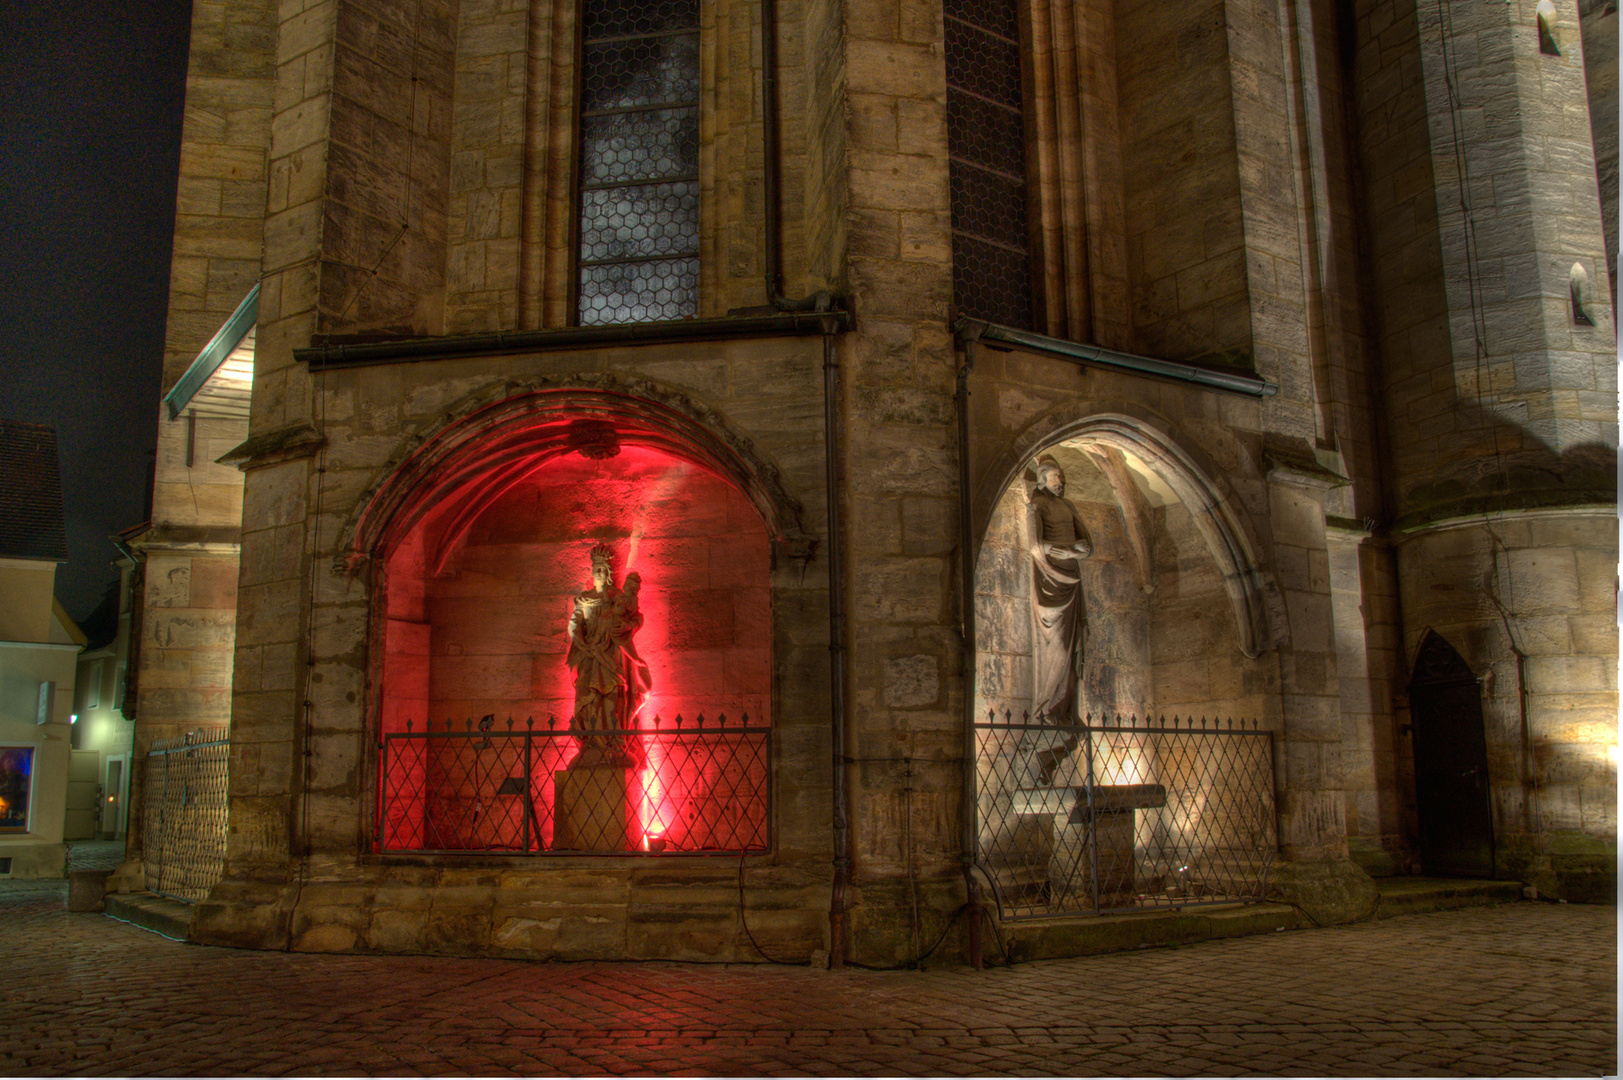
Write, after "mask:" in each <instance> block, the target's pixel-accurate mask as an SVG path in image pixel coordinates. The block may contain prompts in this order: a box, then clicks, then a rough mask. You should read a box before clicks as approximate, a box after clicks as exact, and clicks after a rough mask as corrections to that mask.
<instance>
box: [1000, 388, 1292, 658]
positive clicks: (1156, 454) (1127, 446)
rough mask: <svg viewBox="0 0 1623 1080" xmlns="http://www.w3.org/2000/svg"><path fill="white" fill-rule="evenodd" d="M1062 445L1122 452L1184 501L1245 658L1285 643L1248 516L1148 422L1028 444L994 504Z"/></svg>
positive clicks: (1074, 427) (1072, 429)
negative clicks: (1226, 601)
mask: <svg viewBox="0 0 1623 1080" xmlns="http://www.w3.org/2000/svg"><path fill="white" fill-rule="evenodd" d="M1060 443H1065V444H1067V445H1071V446H1081V447H1084V448H1114V449H1117V450H1123V451H1126V452H1127V453H1130V454H1132V455H1133V456H1134V457H1136V458H1138V459H1139V460H1140V461H1142V462H1143V463H1144V464H1145V465H1146V466H1147V467H1148V468H1150V469H1152V470H1154V472H1155V474H1156V475H1157V476H1159V477H1160V478H1161V479H1162V480H1164V481H1165V482H1166V484H1167V486H1168V487H1170V488H1171V489H1172V490H1173V491H1174V492H1175V493H1176V494H1177V496H1178V498H1179V499H1180V500H1182V501H1183V504H1184V506H1185V507H1186V508H1187V509H1188V510H1189V514H1190V516H1191V517H1192V518H1193V519H1194V522H1195V527H1196V529H1198V530H1199V532H1200V536H1201V539H1202V540H1204V541H1205V543H1206V548H1207V550H1208V551H1209V552H1210V553H1211V556H1212V559H1213V561H1214V562H1215V563H1216V564H1217V568H1218V572H1219V573H1220V574H1221V576H1222V579H1223V590H1224V592H1226V593H1227V594H1228V598H1229V603H1230V604H1231V605H1232V607H1233V609H1234V621H1235V631H1236V635H1237V637H1238V644H1239V647H1240V651H1241V652H1242V653H1244V654H1245V655H1246V656H1248V657H1252V658H1255V657H1257V656H1260V655H1261V654H1262V653H1263V651H1264V650H1266V649H1270V648H1273V647H1274V646H1276V645H1279V644H1281V643H1282V642H1284V640H1285V639H1286V637H1287V635H1288V625H1289V624H1288V621H1287V620H1286V618H1285V604H1284V598H1283V597H1282V596H1281V594H1280V592H1279V585H1278V583H1277V582H1275V580H1274V577H1273V575H1272V574H1271V573H1269V572H1268V570H1266V569H1265V568H1264V566H1263V562H1262V559H1261V557H1260V551H1259V545H1258V544H1257V542H1256V539H1255V538H1254V536H1253V535H1252V533H1251V530H1250V528H1249V527H1248V525H1247V523H1246V520H1245V517H1244V516H1243V513H1242V512H1241V511H1240V510H1239V509H1238V508H1237V507H1236V506H1235V504H1234V500H1233V498H1232V497H1231V496H1230V495H1228V494H1227V493H1226V492H1225V491H1224V490H1223V489H1222V488H1221V487H1220V486H1219V484H1218V483H1217V482H1216V481H1215V480H1213V479H1212V475H1211V473H1210V472H1209V471H1208V470H1206V469H1204V468H1202V467H1201V466H1200V465H1199V464H1197V462H1196V460H1195V458H1194V457H1193V456H1192V455H1191V454H1190V453H1189V451H1187V450H1185V449H1184V448H1183V447H1182V446H1180V445H1178V443H1177V441H1176V440H1174V439H1173V438H1172V436H1171V435H1169V434H1167V433H1166V432H1165V431H1163V430H1161V429H1160V428H1159V427H1157V426H1156V425H1154V424H1152V423H1149V422H1148V421H1146V420H1143V419H1140V418H1138V417H1132V416H1127V415H1125V414H1120V413H1103V414H1096V415H1093V416H1088V417H1085V418H1083V419H1081V420H1076V421H1073V422H1071V423H1068V424H1061V425H1058V426H1055V427H1053V428H1050V429H1049V430H1048V431H1046V432H1045V433H1044V434H1042V435H1041V436H1040V437H1039V438H1035V439H1032V440H1030V441H1029V443H1028V448H1027V449H1026V450H1023V451H1021V452H1020V453H1019V454H1018V456H1016V455H1014V454H1013V453H1011V454H1009V455H1008V456H1006V457H1005V458H1004V459H1003V461H1002V462H1001V463H1000V464H1001V465H1002V466H1003V467H1002V468H999V469H994V470H993V474H992V476H991V479H992V480H993V481H995V492H993V493H992V494H993V498H992V500H991V502H995V500H996V498H997V497H998V496H1000V495H1001V494H1002V492H1003V491H1004V490H1005V489H1007V487H1008V485H1009V484H1011V483H1014V482H1015V480H1016V479H1017V478H1018V477H1019V475H1020V474H1021V473H1022V472H1023V471H1024V469H1025V468H1026V466H1027V465H1028V464H1029V463H1030V462H1031V461H1033V460H1035V459H1036V458H1037V457H1038V456H1039V455H1040V454H1042V453H1043V452H1044V451H1045V450H1047V449H1048V448H1049V447H1051V446H1056V445H1058V444H1060ZM982 502H983V504H984V505H987V506H990V505H991V502H988V501H986V500H982ZM983 527H984V523H983Z"/></svg>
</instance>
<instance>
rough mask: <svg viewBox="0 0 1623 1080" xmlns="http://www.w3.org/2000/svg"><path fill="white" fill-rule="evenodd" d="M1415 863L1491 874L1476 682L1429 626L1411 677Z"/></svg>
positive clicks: (1437, 870) (1444, 871) (1459, 873)
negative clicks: (1416, 835)
mask: <svg viewBox="0 0 1623 1080" xmlns="http://www.w3.org/2000/svg"><path fill="white" fill-rule="evenodd" d="M1409 717H1410V723H1411V725H1412V728H1411V730H1412V731H1413V735H1414V782H1415V803H1416V807H1417V809H1418V810H1419V815H1420V865H1421V868H1422V869H1423V870H1424V871H1425V872H1426V873H1428V874H1439V875H1444V876H1449V877H1478V878H1486V877H1492V876H1493V873H1494V865H1493V862H1494V846H1493V808H1492V804H1491V802H1490V800H1489V789H1488V743H1487V737H1486V734H1485V732H1484V730H1483V725H1482V689H1481V687H1480V685H1479V684H1478V683H1477V679H1476V675H1475V674H1474V673H1473V672H1472V671H1471V669H1470V667H1469V666H1468V665H1467V664H1466V662H1465V660H1464V658H1462V657H1461V656H1460V654H1459V653H1458V652H1457V651H1455V649H1454V647H1453V646H1452V645H1450V644H1449V643H1448V642H1447V641H1446V640H1444V638H1443V637H1442V635H1441V634H1438V633H1436V632H1435V631H1427V633H1426V637H1425V640H1424V641H1422V642H1421V644H1420V651H1419V653H1418V654H1417V655H1416V656H1415V664H1414V673H1413V675H1412V676H1411V677H1410V680H1409Z"/></svg>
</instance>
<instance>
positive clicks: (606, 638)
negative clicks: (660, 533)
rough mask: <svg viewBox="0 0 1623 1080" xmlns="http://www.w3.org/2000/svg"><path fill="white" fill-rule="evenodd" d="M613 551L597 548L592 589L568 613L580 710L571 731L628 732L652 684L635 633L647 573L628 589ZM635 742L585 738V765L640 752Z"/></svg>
mask: <svg viewBox="0 0 1623 1080" xmlns="http://www.w3.org/2000/svg"><path fill="white" fill-rule="evenodd" d="M610 554H611V553H610V549H609V548H608V547H607V546H606V545H603V544H598V545H597V546H596V547H594V548H593V549H592V587H591V588H590V589H588V590H587V591H586V592H583V593H581V594H580V595H578V596H576V597H575V599H574V601H573V603H572V605H571V608H570V614H569V653H568V655H567V656H566V658H565V661H566V663H568V665H569V668H570V670H571V671H573V672H574V675H575V714H574V716H572V717H571V718H570V721H569V729H570V730H571V731H581V732H591V731H629V730H634V729H635V728H636V726H637V711H638V710H639V709H641V708H642V703H643V700H644V699H645V698H646V697H647V696H648V691H649V689H650V688H651V687H652V685H653V681H652V679H651V678H650V677H649V674H648V665H647V664H646V663H644V662H643V660H642V657H640V656H638V655H637V646H636V643H635V642H634V641H633V640H632V637H633V635H635V634H636V632H637V631H638V630H639V629H641V627H642V612H641V611H639V610H638V608H637V593H638V591H639V590H640V589H641V588H642V577H641V575H639V574H637V573H636V572H635V571H633V572H631V573H629V574H627V575H626V579H625V588H624V589H621V588H618V587H616V585H615V584H614V572H613V567H612V564H611V563H610ZM634 744H635V740H616V739H603V738H596V739H583V740H581V755H580V756H581V758H582V759H583V760H582V761H581V763H582V764H586V763H591V762H595V761H597V760H599V759H602V758H605V757H608V758H613V759H619V758H626V757H634V756H636V748H635V745H634Z"/></svg>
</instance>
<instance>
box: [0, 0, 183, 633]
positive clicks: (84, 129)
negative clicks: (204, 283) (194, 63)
mask: <svg viewBox="0 0 1623 1080" xmlns="http://www.w3.org/2000/svg"><path fill="white" fill-rule="evenodd" d="M190 23H191V0H75V2H74V3H71V4H66V3H58V2H56V0H0V417H4V418H6V419H11V420H26V421H32V422H36V423H47V424H53V425H55V427H56V429H57V438H58V441H59V444H60V447H61V459H62V489H63V499H64V502H65V503H66V506H65V509H66V512H67V527H68V556H69V560H70V561H69V562H68V564H67V565H66V566H63V567H62V568H61V569H60V570H59V571H58V574H57V585H56V594H57V598H58V599H60V600H61V601H62V603H63V605H64V606H65V607H66V608H67V609H68V612H69V614H71V615H73V616H74V617H75V618H77V619H83V618H85V617H86V616H87V615H88V614H89V613H90V611H91V610H92V609H93V608H94V607H95V606H96V603H97V601H98V600H99V599H100V598H101V595H102V593H103V591H104V589H105V588H106V586H107V584H108V582H110V581H112V580H115V579H116V574H115V573H114V572H113V571H112V569H111V567H110V563H111V561H112V560H113V559H114V558H116V557H117V551H116V550H115V549H114V548H113V546H112V544H111V543H110V542H109V541H108V536H109V534H111V533H114V532H117V531H118V530H120V529H123V528H127V527H128V526H131V525H135V524H139V523H140V522H141V521H143V520H145V518H146V514H147V487H148V473H149V469H150V467H151V461H152V448H153V445H154V443H155V442H156V439H157V415H158V394H159V389H160V387H159V378H160V375H159V372H160V366H161V361H162V356H163V329H164V310H165V304H166V298H167V293H168V284H169V251H170V234H171V232H172V229H173V225H174V212H175V211H174V207H175V171H176V162H177V159H178V155H179V145H180V114H181V106H182V103H183V101H184V96H185V76H186V44H187V38H188V33H189V28H190Z"/></svg>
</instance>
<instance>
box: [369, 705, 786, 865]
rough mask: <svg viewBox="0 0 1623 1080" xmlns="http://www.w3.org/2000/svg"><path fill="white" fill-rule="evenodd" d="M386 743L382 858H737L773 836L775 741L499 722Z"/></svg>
mask: <svg viewBox="0 0 1623 1080" xmlns="http://www.w3.org/2000/svg"><path fill="white" fill-rule="evenodd" d="M414 727H415V725H414V723H413V722H410V721H408V723H407V730H406V731H404V732H392V733H387V734H385V735H384V736H383V739H382V743H381V746H380V755H381V762H380V769H381V775H382V779H383V782H382V783H381V784H380V785H379V789H380V805H379V808H378V809H379V813H378V826H377V842H378V848H379V850H380V851H384V852H419V853H449V852H493V853H506V854H531V855H582V854H591V855H626V854H649V855H659V854H664V855H676V854H695V853H703V854H712V853H714V854H735V855H736V854H739V853H741V852H747V851H765V850H766V849H767V845H768V840H769V833H770V826H769V822H770V820H771V819H770V814H769V811H770V806H771V776H772V770H771V733H772V729H771V728H770V727H764V726H759V725H754V724H752V723H751V722H750V718H749V716H748V714H745V715H744V716H742V717H741V718H739V719H738V720H737V721H736V722H729V721H728V719H727V716H726V714H725V713H723V714H721V715H719V716H717V717H716V718H715V720H714V721H707V720H706V719H705V717H704V715H703V714H702V713H701V714H700V715H699V717H698V718H697V719H696V720H693V721H686V720H684V719H683V718H682V717H681V716H680V715H678V716H677V717H676V719H675V720H674V721H669V722H667V721H663V720H661V719H660V718H659V717H654V718H653V719H652V720H651V721H648V720H645V721H644V724H643V727H641V728H640V729H639V730H637V731H594V732H581V731H574V732H572V731H568V730H561V729H560V728H559V726H558V722H557V719H556V718H549V720H548V724H547V727H546V728H537V727H536V726H535V723H534V720H533V719H532V720H527V721H526V722H525V723H524V725H523V726H522V727H520V728H517V729H515V727H514V724H513V720H512V719H511V718H508V720H507V721H506V723H505V724H497V723H495V719H494V717H490V716H487V717H485V718H484V719H483V720H480V721H478V722H475V721H473V720H467V721H464V722H463V723H462V724H461V725H460V726H459V725H457V724H455V723H453V722H452V721H449V720H448V721H446V722H445V724H444V726H443V727H437V728H436V727H435V726H434V724H433V723H432V722H430V724H429V726H428V727H427V728H426V729H424V730H421V731H417V730H414Z"/></svg>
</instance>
